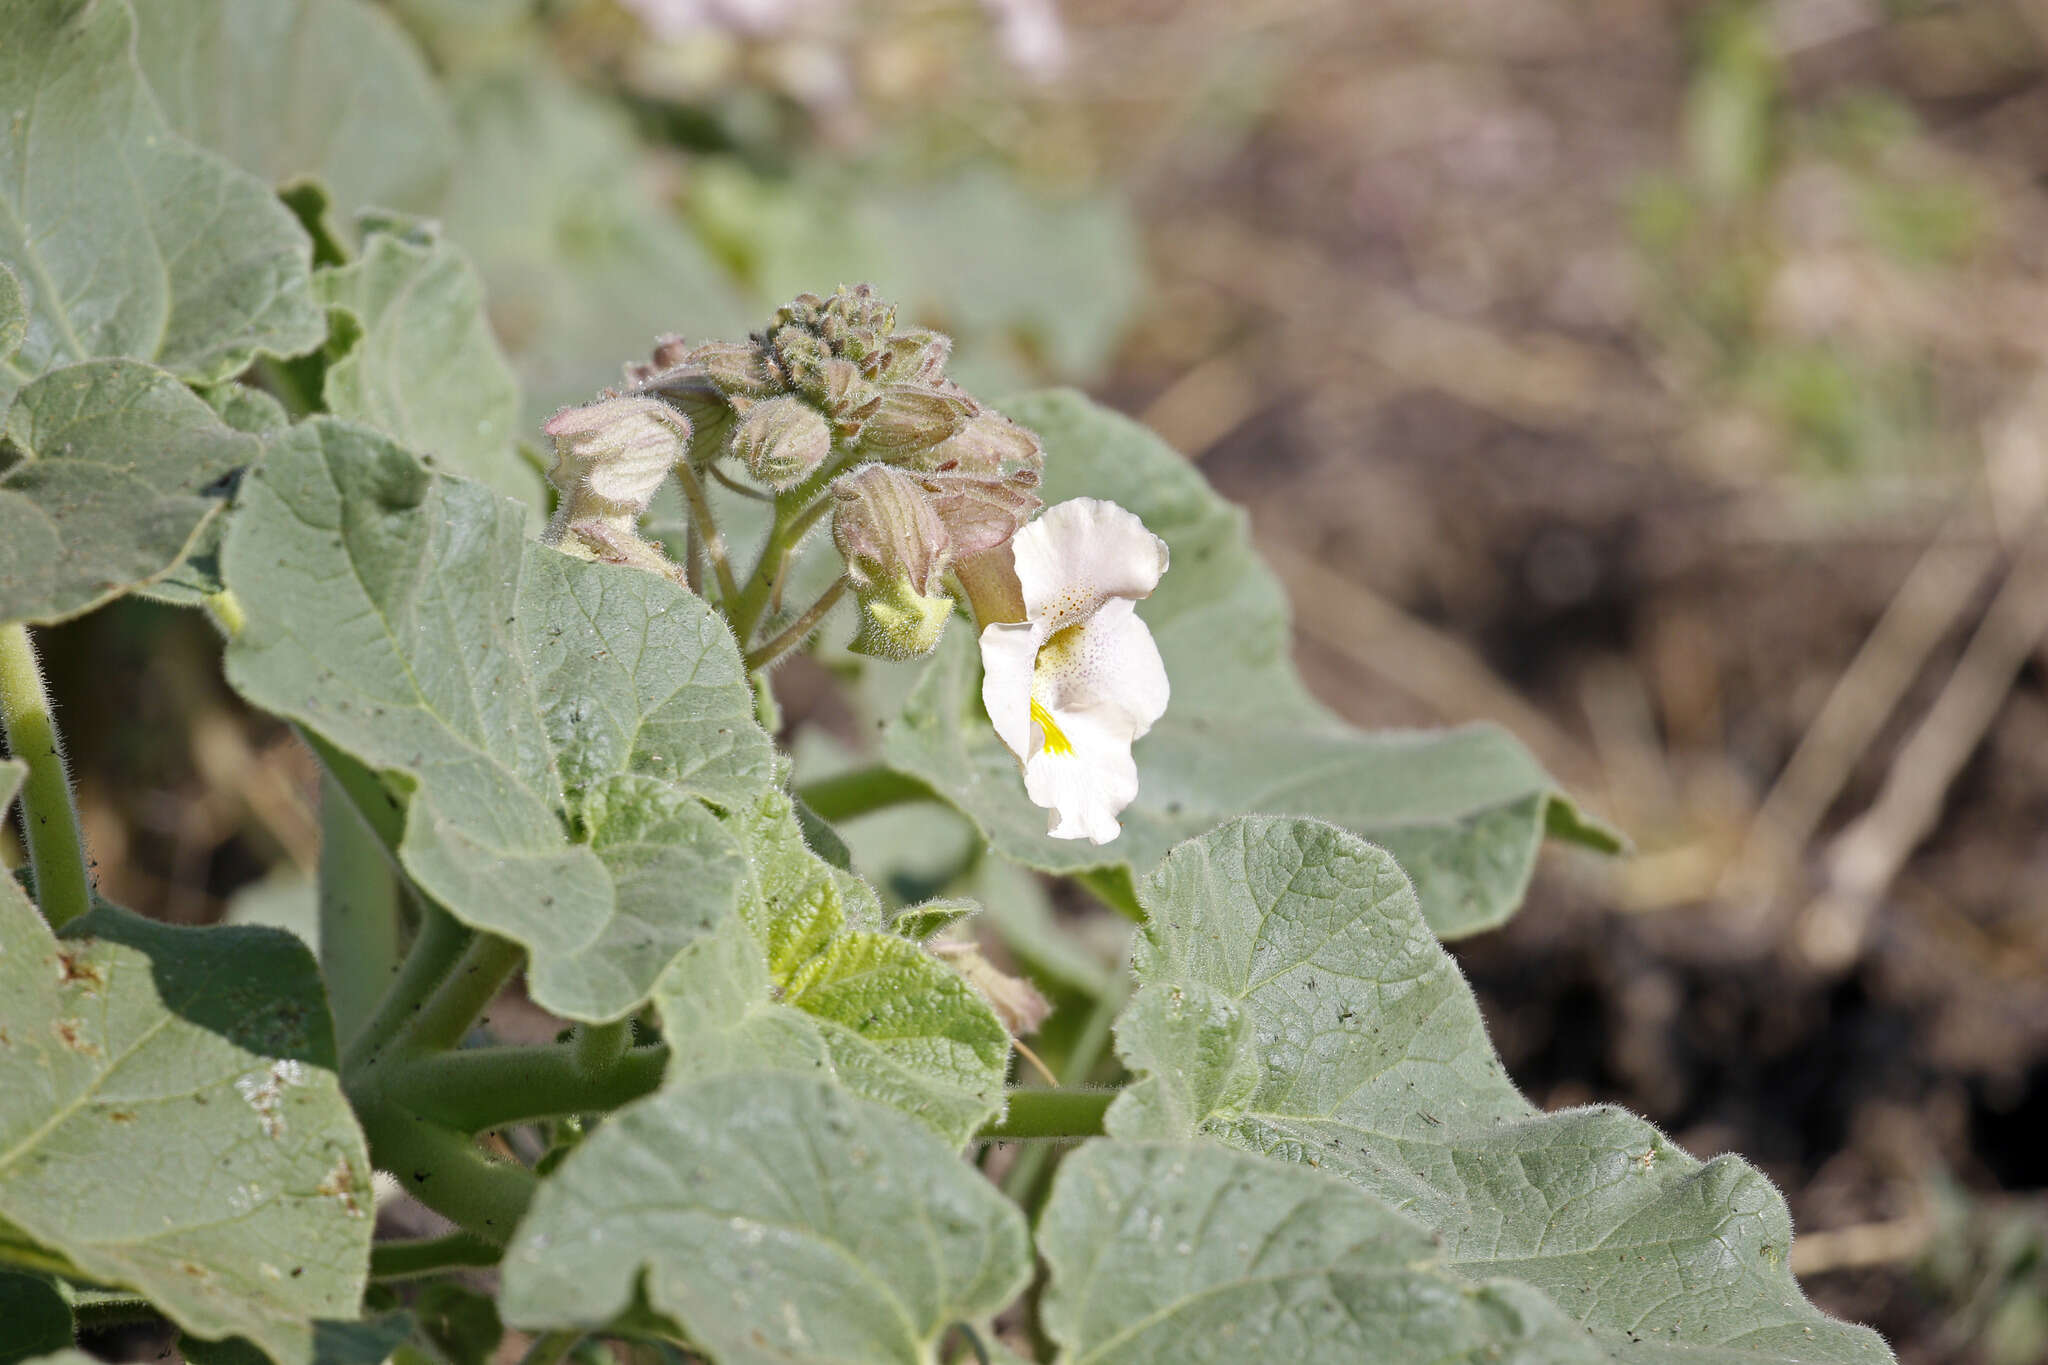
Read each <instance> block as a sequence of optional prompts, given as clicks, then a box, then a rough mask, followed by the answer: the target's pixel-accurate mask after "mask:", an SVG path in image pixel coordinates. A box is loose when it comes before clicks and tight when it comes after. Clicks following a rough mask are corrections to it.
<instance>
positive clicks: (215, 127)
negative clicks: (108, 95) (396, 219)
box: [136, 0, 455, 234]
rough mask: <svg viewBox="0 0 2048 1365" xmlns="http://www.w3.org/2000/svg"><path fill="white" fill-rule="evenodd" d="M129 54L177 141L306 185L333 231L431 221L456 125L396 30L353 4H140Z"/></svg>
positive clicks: (239, 0) (319, 0)
mask: <svg viewBox="0 0 2048 1365" xmlns="http://www.w3.org/2000/svg"><path fill="white" fill-rule="evenodd" d="M136 18H137V20H138V21H139V32H138V34H137V42H136V51H137V56H138V57H139V59H140V60H141V63H142V69H143V73H144V74H145V75H146V76H147V77H148V78H149V84H150V88H151V89H152V90H154V91H155V93H156V97H157V102H158V104H159V105H161V106H162V108H163V111H164V115H165V117H166V118H168V119H169V120H170V122H171V125H172V126H173V127H174V128H176V129H177V130H178V131H179V132H180V133H182V134H183V135H184V136H186V137H188V138H190V139H192V140H193V141H194V142H196V143H199V144H200V145H201V146H203V147H208V148H211V149H212V150H214V151H216V152H218V153H220V154H221V155H222V156H224V157H226V158H227V159H228V160H230V161H232V162H234V163H235V164H236V165H237V166H240V167H241V168H242V169H243V170H245V171H248V172H249V173H250V174H252V175H256V176H260V177H261V178H262V179H264V180H265V181H267V182H269V183H270V184H273V185H286V184H290V183H292V182H294V181H300V180H315V181H318V182H319V183H320V184H322V185H324V186H325V187H326V188H327V191H328V194H329V196H330V198H331V200H332V202H333V204H334V206H335V208H336V209H337V210H338V216H339V218H340V222H338V223H337V224H335V226H336V227H338V228H340V229H341V230H342V231H344V232H348V233H351V234H352V233H353V231H354V217H355V215H356V213H357V212H358V211H359V210H361V209H366V208H382V209H398V210H403V211H408V212H415V213H431V212H433V211H434V210H435V209H436V208H437V207H439V204H440V200H441V196H442V194H443V193H444V192H445V191H446V189H447V186H448V180H449V175H450V172H451V170H452V168H453V166H454V161H455V125H454V120H453V118H452V117H451V116H450V114H449V112H448V108H447V103H446V101H445V100H444V99H443V98H442V96H441V93H440V90H439V89H438V87H437V86H436V85H435V84H434V79H433V75H432V73H431V72H429V71H428V70H427V66H426V63H425V62H424V61H423V60H422V59H421V58H420V55H419V53H418V51H417V50H416V49H415V48H414V47H413V44H412V40H411V39H410V38H408V37H407V36H406V34H405V32H404V30H403V29H401V28H400V27H399V26H398V24H397V23H396V22H395V21H393V20H392V18H391V17H390V15H388V14H387V13H386V12H385V11H384V9H383V8H382V7H380V6H377V5H368V4H363V3H361V0H147V2H146V3H144V4H142V5H141V6H139V7H138V9H137V11H136Z"/></svg>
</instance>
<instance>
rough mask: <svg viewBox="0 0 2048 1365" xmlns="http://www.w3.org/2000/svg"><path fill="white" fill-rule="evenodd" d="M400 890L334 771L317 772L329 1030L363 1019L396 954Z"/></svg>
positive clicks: (340, 1033)
mask: <svg viewBox="0 0 2048 1365" xmlns="http://www.w3.org/2000/svg"><path fill="white" fill-rule="evenodd" d="M399 932H400V925H399V891H398V880H397V878H396V876H395V875H394V874H393V872H392V869H391V863H390V861H389V859H388V857H387V856H386V854H385V851H384V845H383V843H382V842H380V841H379V840H378V838H377V836H376V834H375V833H373V832H372V831H371V829H370V827H369V825H368V824H366V823H365V822H364V820H363V818H362V816H361V815H360V814H359V813H358V812H357V810H356V808H355V805H354V804H353V803H352V802H351V801H350V800H349V798H348V793H347V792H346V791H344V790H343V789H342V787H341V784H340V783H339V782H337V781H336V780H335V778H334V775H333V774H332V773H325V772H323V773H322V774H321V775H320V971H321V975H323V976H324V977H326V979H327V999H328V1002H329V1003H330V1004H331V1005H332V1006H333V1007H334V1031H335V1036H336V1037H338V1038H341V1039H344V1040H346V1039H350V1038H353V1037H355V1036H356V1034H357V1033H358V1032H359V1031H361V1029H362V1027H363V1025H364V1024H366V1023H368V1022H369V1020H370V1016H371V1014H372V1013H374V1012H375V1010H376V1008H377V1002H378V1000H379V998H381V996H382V995H383V992H384V987H385V985H386V983H387V982H389V981H390V979H391V974H392V972H393V971H395V970H396V969H397V966H398V960H399Z"/></svg>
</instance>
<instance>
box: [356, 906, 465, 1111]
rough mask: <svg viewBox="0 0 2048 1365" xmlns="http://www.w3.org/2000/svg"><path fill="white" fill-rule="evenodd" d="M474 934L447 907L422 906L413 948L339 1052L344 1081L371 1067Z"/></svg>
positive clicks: (448, 969) (450, 968) (424, 1002)
mask: <svg viewBox="0 0 2048 1365" xmlns="http://www.w3.org/2000/svg"><path fill="white" fill-rule="evenodd" d="M475 937H476V935H475V933H474V931H472V930H469V929H466V928H464V927H463V926H462V925H460V924H458V923H457V922H456V920H455V917H454V916H453V915H450V914H449V913H448V912H447V911H446V910H443V909H441V908H440V907H439V906H428V907H427V908H426V912H425V914H423V915H422V916H421V917H420V928H419V932H418V933H417V934H415V935H413V940H412V948H411V949H410V950H409V951H408V952H407V953H406V955H405V961H404V962H402V963H400V964H399V967H398V975H397V976H396V977H395V978H393V979H392V982H391V988H390V989H389V990H387V991H385V992H384V998H383V1000H381V1001H380V1002H378V1005H377V1009H376V1011H375V1013H373V1014H372V1015H371V1016H370V1019H369V1022H368V1023H366V1024H364V1025H363V1028H362V1031H361V1032H360V1033H358V1034H357V1035H356V1037H355V1039H354V1041H352V1042H351V1043H349V1045H348V1050H347V1052H345V1053H344V1054H343V1055H342V1062H341V1072H342V1076H343V1078H344V1079H345V1080H350V1081H353V1079H354V1078H355V1077H356V1076H357V1075H358V1074H359V1073H362V1072H366V1071H369V1070H371V1069H372V1068H373V1067H374V1066H375V1064H376V1063H377V1062H378V1061H379V1060H380V1058H381V1057H382V1056H383V1054H384V1052H385V1050H386V1049H387V1048H388V1047H389V1046H390V1045H391V1043H392V1042H393V1041H394V1040H396V1039H397V1037H398V1035H399V1033H400V1031H401V1030H403V1029H404V1028H405V1026H406V1023H407V1021H408V1020H410V1019H411V1018H412V1017H413V1015H414V1014H416V1013H417V1012H418V1011H419V1010H420V1009H421V1008H422V1007H424V1006H425V1004H426V1002H427V1000H428V998H429V997H430V996H432V995H433V993H434V989H435V988H436V987H437V986H439V985H440V984H441V983H442V981H443V980H445V979H446V978H447V976H448V973H449V971H450V970H452V969H453V968H454V966H455V965H456V963H458V962H459V961H461V960H462V955H463V952H464V950H465V949H467V948H468V947H469V945H470V942H471V941H472V940H473V939H474V938H475Z"/></svg>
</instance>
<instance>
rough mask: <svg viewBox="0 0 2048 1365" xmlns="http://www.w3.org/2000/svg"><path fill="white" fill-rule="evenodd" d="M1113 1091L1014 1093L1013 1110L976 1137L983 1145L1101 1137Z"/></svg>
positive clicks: (1112, 1098)
mask: <svg viewBox="0 0 2048 1365" xmlns="http://www.w3.org/2000/svg"><path fill="white" fill-rule="evenodd" d="M1116 1097H1117V1092H1116V1091H1114V1090H1012V1091H1011V1092H1010V1109H1009V1112H1008V1113H1006V1114H1004V1115H1003V1116H1002V1117H1001V1118H999V1119H997V1120H995V1121H994V1122H993V1123H989V1124H984V1125H983V1126H982V1129H981V1131H980V1132H979V1133H976V1134H975V1137H976V1138H978V1139H980V1140H982V1141H984V1142H1014V1141H1017V1140H1019V1139H1024V1138H1083V1137H1101V1136H1102V1116H1103V1115H1104V1114H1106V1113H1108V1112H1109V1106H1110V1102H1111V1101H1113V1100H1114V1099H1116Z"/></svg>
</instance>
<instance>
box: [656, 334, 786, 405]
mask: <svg viewBox="0 0 2048 1365" xmlns="http://www.w3.org/2000/svg"><path fill="white" fill-rule="evenodd" d="M656 355H657V358H658V357H659V355H660V352H656ZM683 363H685V364H688V365H693V366H695V367H696V368H697V369H699V370H701V371H703V373H704V377H705V378H707V379H709V380H710V381H711V382H712V383H713V384H715V385H717V387H718V391H719V392H720V393H723V394H725V395H726V396H727V397H745V398H767V397H770V396H772V395H774V394H778V393H781V392H782V391H783V390H784V388H785V387H787V380H786V378H785V376H784V374H783V372H782V370H781V368H780V366H779V364H778V362H777V360H776V358H775V357H774V356H772V355H770V354H769V353H768V351H767V350H766V349H764V348H763V347H761V346H758V345H756V344H754V343H753V342H751V341H707V342H705V343H704V344H703V345H701V346H698V347H696V348H695V349H693V350H690V351H688V352H686V353H685V354H684V356H683Z"/></svg>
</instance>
